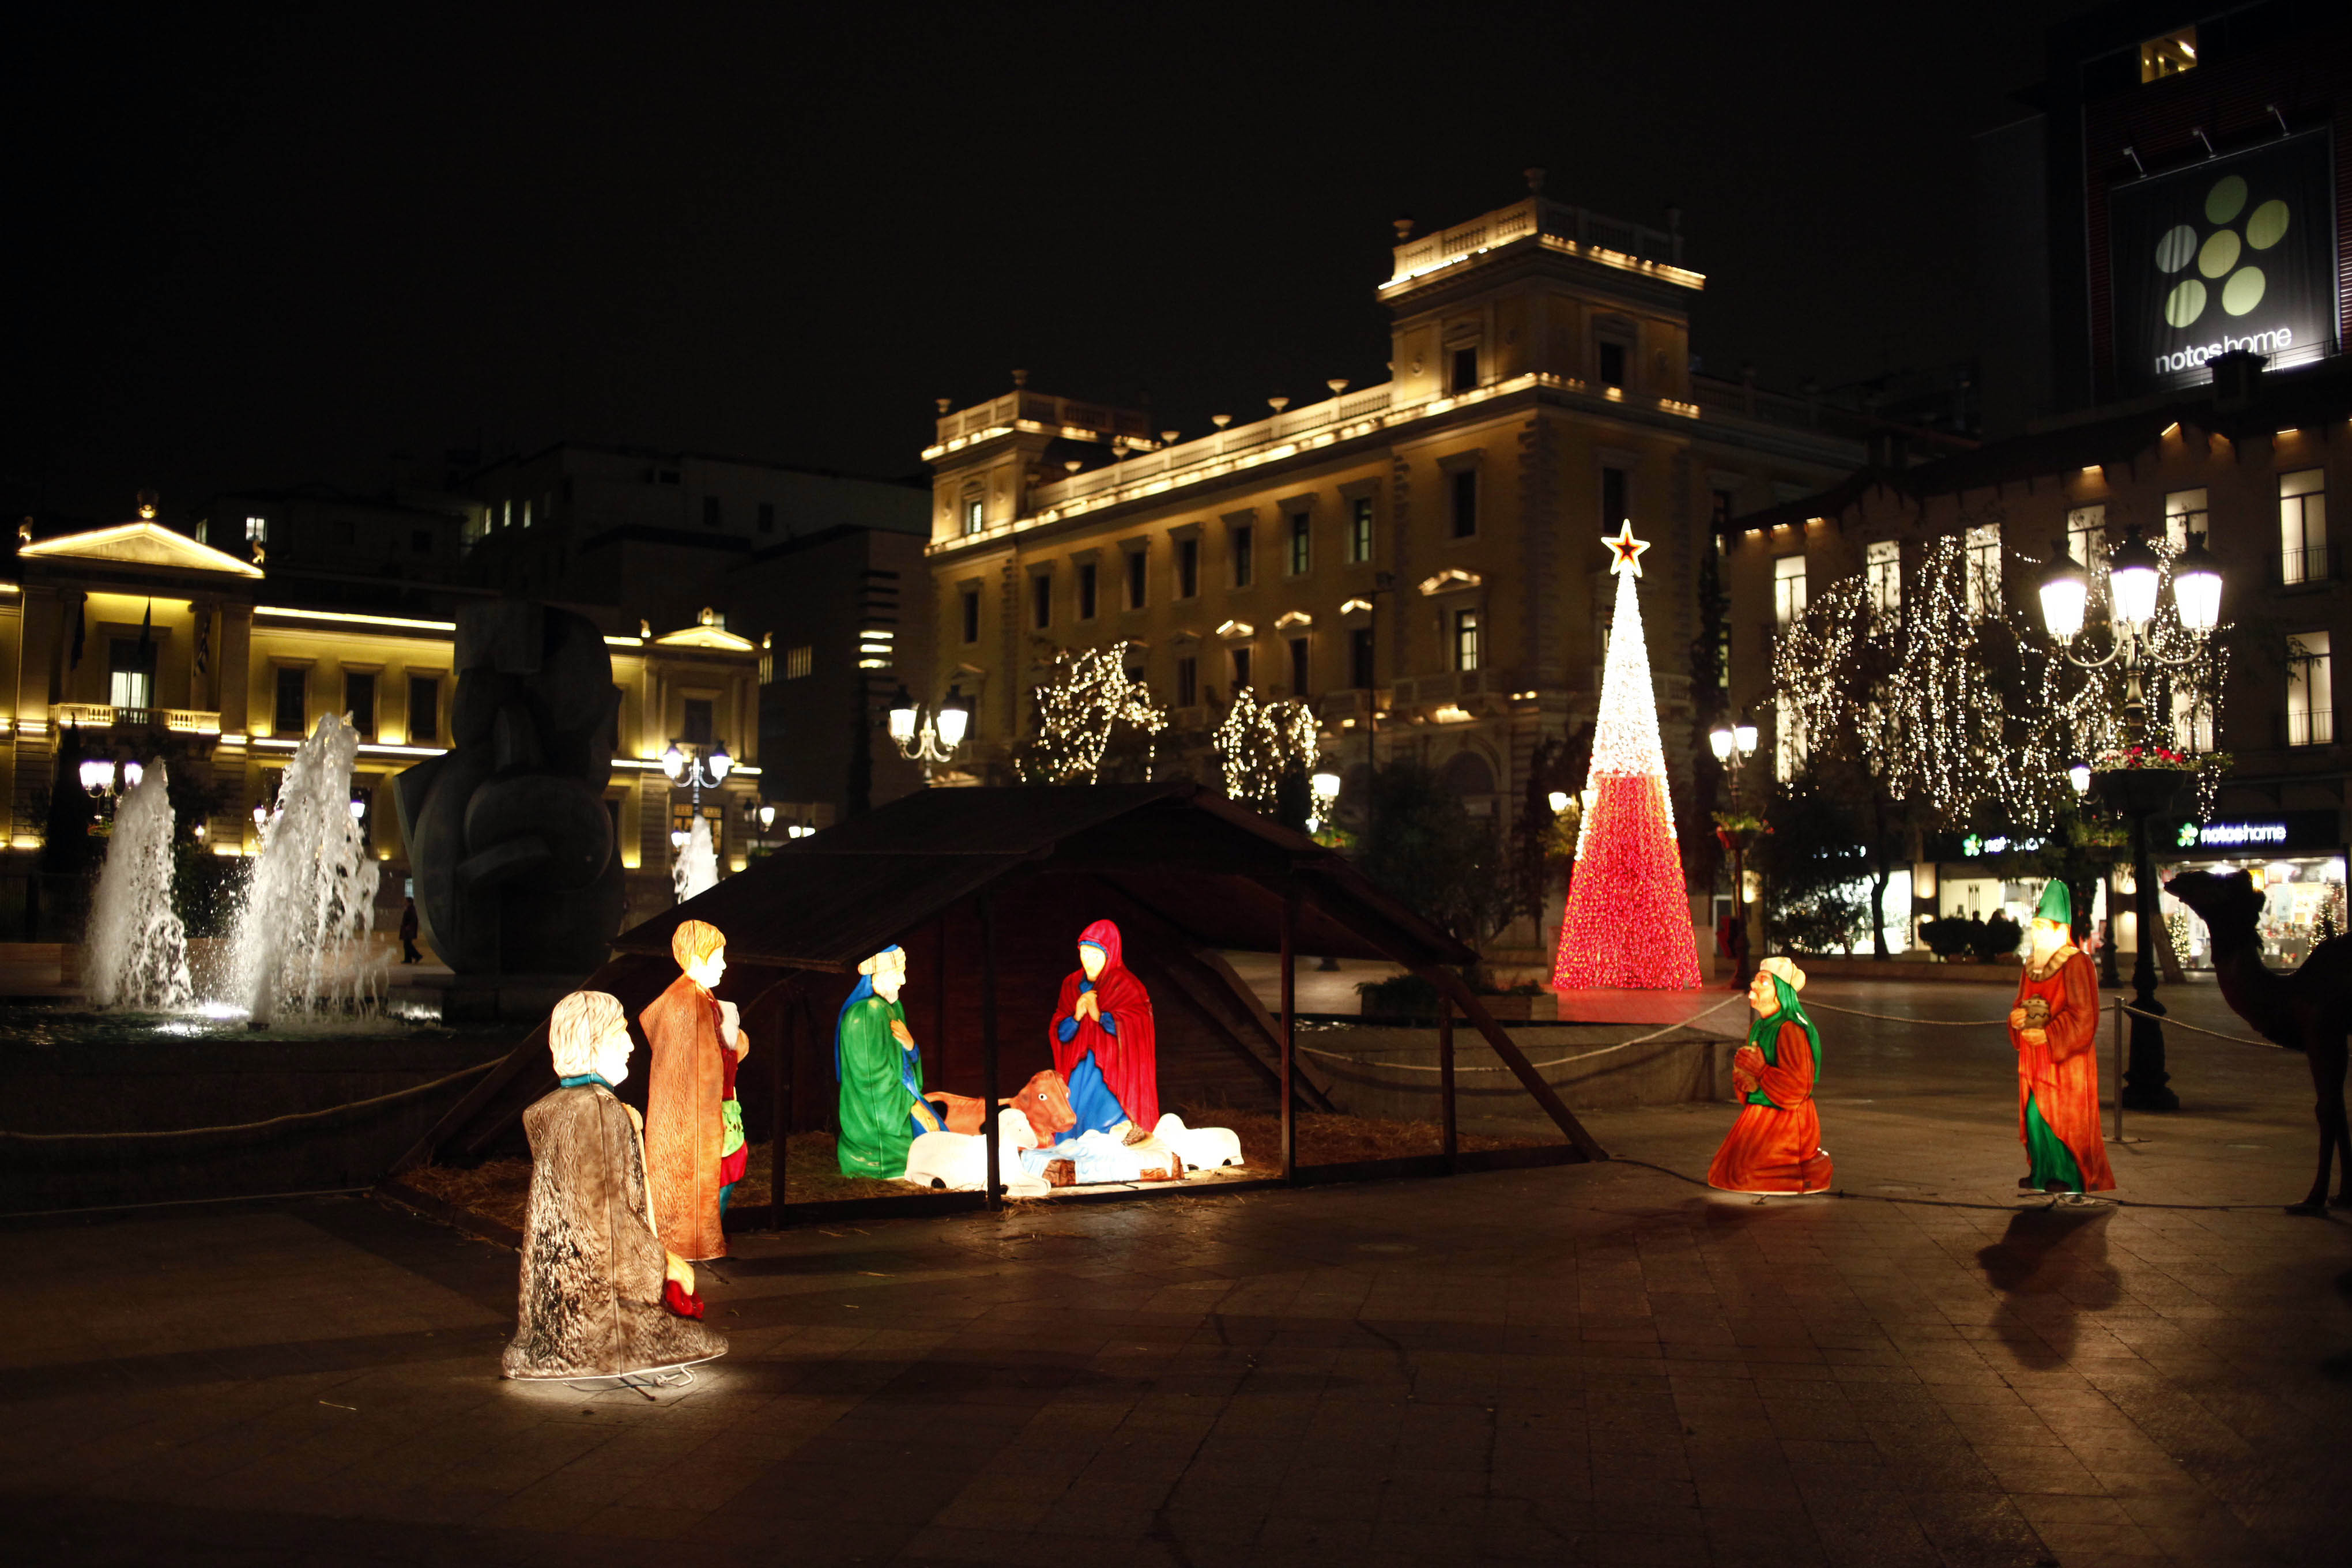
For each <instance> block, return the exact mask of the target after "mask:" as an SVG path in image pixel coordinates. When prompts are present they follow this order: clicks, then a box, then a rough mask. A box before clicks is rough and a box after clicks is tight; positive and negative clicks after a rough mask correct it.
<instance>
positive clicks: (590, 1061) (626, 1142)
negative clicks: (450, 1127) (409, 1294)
mask: <svg viewBox="0 0 2352 1568" xmlns="http://www.w3.org/2000/svg"><path fill="white" fill-rule="evenodd" d="M547 1038H548V1047H549V1050H550V1052H551V1055H552V1056H553V1057H554V1058H555V1072H556V1076H557V1078H558V1079H561V1080H562V1082H561V1085H560V1086H559V1087H558V1088H557V1089H555V1090H554V1092H553V1093H551V1094H549V1095H547V1096H546V1097H545V1098H544V1099H542V1100H540V1101H539V1102H538V1103H537V1104H536V1105H533V1106H532V1107H531V1108H530V1110H526V1111H524V1112H523V1117H522V1124H523V1131H525V1132H526V1133H528V1134H529V1135H530V1161H531V1169H530V1212H529V1214H528V1215H526V1217H525V1218H524V1221H523V1243H522V1290H521V1296H520V1300H519V1302H518V1303H517V1308H516V1313H515V1317H516V1322H515V1337H514V1339H513V1341H512V1342H509V1344H508V1346H507V1349H506V1355H505V1356H504V1358H503V1360H502V1362H501V1366H502V1370H503V1371H504V1372H505V1373H506V1375H507V1376H509V1377H516V1378H574V1377H619V1376H623V1375H625V1374H626V1373H637V1372H650V1371H654V1370H656V1369H658V1368H662V1367H672V1366H678V1365H682V1364H684V1363H688V1362H699V1361H709V1359H710V1358H711V1357H713V1356H719V1355H725V1354H726V1353H727V1340H726V1337H725V1336H724V1335H722V1334H719V1333H717V1332H715V1331H712V1330H710V1329H708V1328H705V1327H704V1326H703V1325H702V1324H701V1323H700V1322H699V1321H698V1319H700V1317H701V1316H702V1300H701V1298H700V1297H698V1296H697V1295H696V1294H695V1290H694V1284H695V1280H694V1267H693V1265H691V1264H689V1263H688V1262H686V1261H685V1260H683V1259H682V1258H679V1257H678V1256H677V1254H676V1253H674V1252H672V1251H670V1250H669V1249H668V1248H667V1247H664V1246H663V1245H662V1243H661V1237H660V1236H659V1234H658V1232H657V1230H656V1226H655V1224H654V1214H653V1203H652V1199H651V1194H650V1193H649V1192H648V1190H647V1187H646V1153H645V1131H644V1124H643V1123H642V1122H641V1121H639V1120H638V1118H637V1113H636V1111H635V1110H634V1109H633V1108H631V1107H629V1106H627V1105H624V1104H623V1103H622V1102H621V1101H620V1100H618V1099H617V1098H615V1097H614V1093H613V1087H614V1085H615V1084H617V1083H619V1082H620V1081H621V1080H622V1079H625V1078H626V1077H628V1073H629V1053H630V1051H631V1049H632V1048H633V1047H632V1044H631V1041H630V1039H629V1024H628V1017H627V1015H625V1013H624V1012H623V1011H622V1010H621V1004H620V1000H619V998H617V997H614V996H608V995H606V994H604V993H603V992H601V991H575V992H573V993H572V994H571V995H569V996H566V997H565V998H564V999H563V1000H562V1001H561V1002H559V1003H557V1004H556V1005H555V1012H554V1015H553V1016H551V1018H550V1019H549V1020H548V1026H547Z"/></svg>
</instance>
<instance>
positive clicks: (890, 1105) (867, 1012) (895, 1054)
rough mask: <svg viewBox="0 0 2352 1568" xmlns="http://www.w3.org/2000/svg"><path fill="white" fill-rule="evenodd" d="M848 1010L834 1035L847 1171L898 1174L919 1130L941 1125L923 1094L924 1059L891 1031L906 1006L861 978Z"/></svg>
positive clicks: (885, 1177)
mask: <svg viewBox="0 0 2352 1568" xmlns="http://www.w3.org/2000/svg"><path fill="white" fill-rule="evenodd" d="M858 989H859V990H860V991H863V992H864V993H865V994H864V995H858V994H855V993H853V994H851V996H850V998H849V1003H848V1005H846V1006H845V1007H843V1008H842V1010H841V1022H840V1026H839V1029H838V1032H837V1033H836V1034H835V1037H834V1058H833V1065H834V1071H835V1074H836V1075H838V1077H839V1078H840V1079H841V1105H840V1117H841V1141H840V1146H839V1147H840V1156H841V1173H842V1174H843V1175H845V1176H866V1177H871V1178H873V1179H875V1180H877V1181H895V1180H897V1179H898V1177H900V1176H903V1175H905V1174H906V1173H907V1150H908V1146H909V1145H911V1144H912V1143H913V1142H915V1134H916V1133H918V1132H936V1131H939V1130H940V1120H939V1115H938V1113H937V1112H936V1111H935V1110H932V1108H931V1106H930V1103H929V1101H927V1100H924V1098H923V1058H922V1055H921V1053H920V1052H919V1051H917V1050H915V1049H914V1048H913V1047H909V1046H902V1045H900V1044H899V1043H898V1037H897V1036H896V1035H894V1034H892V1033H891V1031H890V1026H891V1025H893V1024H903V1023H905V1022H906V1020H907V1010H906V1009H905V1008H904V1007H902V1006H900V1005H898V1003H896V1002H890V1001H885V1000H884V999H883V998H882V997H879V996H877V995H876V994H874V992H873V988H872V985H871V983H870V982H868V981H866V980H860V981H859V982H858Z"/></svg>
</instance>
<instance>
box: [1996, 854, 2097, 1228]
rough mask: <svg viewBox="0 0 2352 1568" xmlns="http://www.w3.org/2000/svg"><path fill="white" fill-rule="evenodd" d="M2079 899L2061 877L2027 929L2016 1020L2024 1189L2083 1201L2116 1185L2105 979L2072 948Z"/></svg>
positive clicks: (2012, 1033) (2012, 1016)
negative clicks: (2104, 1079) (2102, 1071)
mask: <svg viewBox="0 0 2352 1568" xmlns="http://www.w3.org/2000/svg"><path fill="white" fill-rule="evenodd" d="M2073 936H2074V896H2073V895H2072V894H2070V893H2069V892H2068V891H2067V890H2066V884H2065V883H2064V882H2063V881H2061V880H2060V879H2057V878H2055V877H2053V878H2051V879H2050V885H2049V886H2048V887H2046V888H2044V889H2042V902H2041V903H2040V904H2039V905H2037V906H2036V907H2035V909H2034V911H2033V921H2032V924H2031V925H2029V926H2028V927H2026V933H2025V941H2026V950H2025V973H2023V974H2022V975H2021V977H2020V978H2019V980H2018V983H2017V1005H2016V1006H2014V1007H2012V1008H2011V1009H2010V1013H2009V1037H2010V1039H2011V1041H2012V1042H2013V1043H2014V1044H2015V1045H2016V1047H2017V1131H2018V1136H2019V1138H2020V1139H2021V1140H2022V1141H2023V1142H2024V1144H2025V1159H2026V1166H2027V1169H2026V1173H2025V1174H2024V1175H2022V1176H2020V1177H2019V1178H2018V1179H2017V1186H2018V1190H2019V1191H2020V1192H2027V1193H2073V1194H2083V1193H2104V1192H2108V1191H2111V1190H2113V1188H2114V1187H2115V1184H2116V1176H2115V1173H2114V1172H2113V1171H2111V1170H2109V1169H2108V1168H2107V1144H2106V1140H2105V1138H2104V1137H2102V1136H2101V1135H2100V1132H2099V1057H2098V1052H2097V1051H2096V1050H2095V1049H2094V1048H2093V1047H2095V1045H2096V1043H2097V1042H2096V1039H2095V1037H2096V1035H2097V1034H2098V1030H2099V976H2098V973H2097V971H2095V969H2093V968H2092V966H2091V961H2090V959H2089V958H2088V957H2087V956H2086V955H2085V954H2084V952H2083V951H2082V950H2081V949H2080V948H2078V947H2076V946H2075V945H2074V941H2073Z"/></svg>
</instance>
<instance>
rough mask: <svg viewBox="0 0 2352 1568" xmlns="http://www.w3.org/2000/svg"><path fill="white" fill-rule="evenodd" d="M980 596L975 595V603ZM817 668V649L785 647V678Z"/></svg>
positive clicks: (797, 676) (799, 676) (795, 676)
mask: <svg viewBox="0 0 2352 1568" xmlns="http://www.w3.org/2000/svg"><path fill="white" fill-rule="evenodd" d="M978 598H979V596H978V595H973V600H974V602H975V603H977V602H978ZM814 668H816V649H815V648H814V647H810V646H808V645H806V644H803V646H801V647H788V648H786V649H784V679H786V680H798V679H800V678H801V677H803V676H804V675H806V674H808V673H809V672H810V671H811V670H813V669H814Z"/></svg>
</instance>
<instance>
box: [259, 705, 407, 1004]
mask: <svg viewBox="0 0 2352 1568" xmlns="http://www.w3.org/2000/svg"><path fill="white" fill-rule="evenodd" d="M359 747H360V742H359V735H358V733H357V732H356V731H353V730H352V726H351V723H350V721H348V720H345V719H339V718H337V717H336V716H335V715H333V714H331V713H329V714H325V715H322V716H321V717H320V720H319V727H318V728H317V729H316V730H314V731H311V733H310V739H309V740H307V741H305V742H302V745H301V748H300V749H299V751H297V752H295V753H294V760H293V762H292V763H290V764H289V765H288V767H287V769H286V778H285V782H284V783H283V784H280V785H279V786H278V809H277V810H276V811H275V812H273V813H272V814H271V816H270V817H269V820H268V823H267V824H266V825H265V826H263V828H262V831H261V855H260V858H258V859H257V861H256V862H255V863H254V867H253V874H252V876H251V877H250V878H249V879H247V883H246V888H245V900H244V906H243V908H242V909H240V910H238V912H237V919H236V939H235V942H234V943H233V946H232V957H231V963H230V965H229V974H230V977H231V978H230V984H231V986H232V990H231V993H230V995H229V997H228V1000H229V1001H231V1002H232V1003H234V1004H236V1005H239V1006H242V1007H244V1008H246V1009H247V1012H248V1014H249V1022H250V1024H251V1026H253V1027H254V1028H257V1029H258V1028H266V1027H268V1025H269V1024H270V1022H271V1021H272V1020H273V1019H275V1018H277V1017H278V1016H279V1015H280V1014H281V1013H285V1012H294V1013H306V1014H307V1013H318V1012H322V1011H331V1010H340V1009H342V1008H344V1007H352V1008H359V1007H363V1006H367V1005H373V1003H374V1001H375V1000H376V998H377V994H378V989H379V988H378V985H377V982H378V980H379V979H380V978H381V975H380V972H381V970H382V969H383V964H382V963H381V962H371V955H370V951H369V945H368V937H369V933H370V932H371V931H372V930H373V928H374V925H375V892H376V878H377V869H376V863H375V858H374V857H373V856H372V855H370V854H369V853H368V847H367V841H366V839H365V837H363V836H362V834H361V831H360V825H359V823H358V821H357V820H356V819H355V818H354V817H353V816H352V763H354V762H356V761H357V760H358V757H359Z"/></svg>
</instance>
